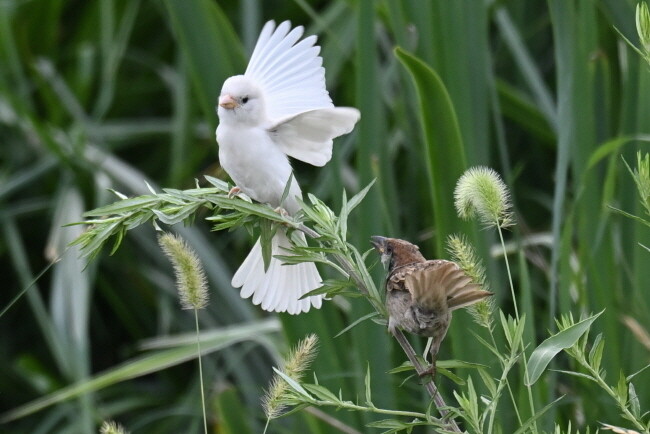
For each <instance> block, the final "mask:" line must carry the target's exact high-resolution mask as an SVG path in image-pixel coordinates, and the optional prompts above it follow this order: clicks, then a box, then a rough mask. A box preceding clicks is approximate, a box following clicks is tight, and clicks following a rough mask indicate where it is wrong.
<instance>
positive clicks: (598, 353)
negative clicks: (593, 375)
mask: <svg viewBox="0 0 650 434" xmlns="http://www.w3.org/2000/svg"><path fill="white" fill-rule="evenodd" d="M603 348H605V341H604V340H603V334H602V333H599V334H598V336H596V339H594V344H593V346H592V348H591V351H589V364H590V365H591V366H592V367H593V368H594V370H595V371H598V370H599V369H600V361H601V359H602V357H603Z"/></svg>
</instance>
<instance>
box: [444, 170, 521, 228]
mask: <svg viewBox="0 0 650 434" xmlns="http://www.w3.org/2000/svg"><path fill="white" fill-rule="evenodd" d="M454 199H455V204H456V212H457V213H458V216H459V217H460V218H462V219H464V220H469V219H471V218H474V217H478V218H479V220H480V221H481V223H483V224H484V225H485V226H486V227H491V226H499V227H502V228H505V227H507V226H511V225H512V224H513V218H512V213H511V211H510V193H509V192H508V187H506V185H505V183H504V182H503V180H502V179H501V176H499V174H498V173H497V172H495V171H494V170H492V169H490V168H489V167H483V166H479V167H472V168H471V169H468V170H467V171H465V173H464V174H463V175H462V176H461V177H460V179H459V180H458V183H457V184H456V189H455V190H454Z"/></svg>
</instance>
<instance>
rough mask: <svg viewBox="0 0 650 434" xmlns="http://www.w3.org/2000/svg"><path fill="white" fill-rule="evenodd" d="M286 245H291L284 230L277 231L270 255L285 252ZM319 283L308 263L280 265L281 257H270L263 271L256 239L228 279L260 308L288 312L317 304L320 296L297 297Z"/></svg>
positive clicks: (286, 253) (319, 280)
mask: <svg viewBox="0 0 650 434" xmlns="http://www.w3.org/2000/svg"><path fill="white" fill-rule="evenodd" d="M300 235H302V234H300ZM302 236H303V237H304V235H302ZM289 247H291V244H290V242H289V239H288V238H287V236H286V234H285V232H284V231H282V230H279V231H278V232H277V233H276V234H275V236H274V237H273V240H272V255H289V254H290V253H289V252H287V251H286V250H285V249H288V248H289ZM321 284H322V279H321V277H320V274H318V270H317V269H316V265H315V264H314V263H312V262H304V263H300V264H296V265H283V263H282V261H281V260H279V259H276V258H273V257H272V258H271V262H270V264H269V268H268V270H266V272H265V271H264V259H263V258H262V246H261V245H260V240H259V239H258V240H257V242H256V243H255V245H254V246H253V249H252V250H251V251H250V253H249V254H248V256H247V257H246V259H245V260H244V262H243V263H242V264H241V265H240V267H239V269H238V270H237V272H236V273H235V275H234V276H233V278H232V286H233V287H235V288H241V296H242V298H249V297H251V296H252V297H253V304H261V307H262V309H264V310H267V311H270V312H273V311H274V312H288V313H290V314H292V315H295V314H299V313H301V312H308V311H309V309H310V308H311V306H314V307H315V308H316V309H319V308H320V307H321V304H322V301H323V296H322V295H316V296H312V297H308V298H305V299H303V300H299V299H300V297H302V296H303V295H304V294H306V293H307V292H309V291H312V290H314V289H316V288H318V287H320V286H321Z"/></svg>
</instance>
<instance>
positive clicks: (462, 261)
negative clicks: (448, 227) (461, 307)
mask: <svg viewBox="0 0 650 434" xmlns="http://www.w3.org/2000/svg"><path fill="white" fill-rule="evenodd" d="M447 251H448V252H449V254H450V255H451V257H452V259H453V261H454V262H456V263H457V264H458V266H459V267H460V268H461V269H462V270H463V271H464V272H465V274H467V275H468V276H469V277H471V278H472V282H473V283H477V284H479V285H481V289H483V290H484V291H489V289H490V287H489V284H488V282H487V279H486V278H485V267H484V266H483V262H482V261H481V259H480V258H479V256H478V255H477V254H476V251H475V250H474V247H473V246H472V245H471V244H470V243H469V241H467V239H466V238H465V237H463V236H458V235H450V236H449V238H448V239H447ZM467 311H468V312H469V314H470V315H471V316H472V318H473V319H474V322H476V323H477V324H478V325H480V326H482V327H485V328H488V329H490V328H492V313H493V312H494V299H493V297H487V298H484V299H483V300H481V301H479V302H477V303H474V304H472V305H470V306H468V307H467Z"/></svg>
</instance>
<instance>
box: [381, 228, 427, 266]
mask: <svg viewBox="0 0 650 434" xmlns="http://www.w3.org/2000/svg"><path fill="white" fill-rule="evenodd" d="M370 244H372V245H373V247H374V248H375V249H376V250H377V251H378V252H379V254H380V255H381V263H382V264H384V267H388V270H389V271H390V270H392V269H394V268H395V267H401V266H402V265H406V264H412V263H415V262H424V261H425V259H424V256H422V253H420V248H419V247H418V246H416V245H415V244H411V243H409V242H408V241H404V240H400V239H398V238H386V237H380V236H378V235H375V236H372V237H370Z"/></svg>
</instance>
